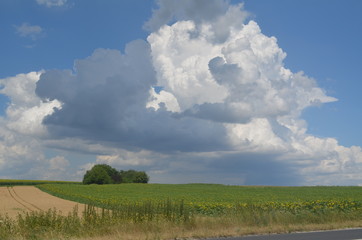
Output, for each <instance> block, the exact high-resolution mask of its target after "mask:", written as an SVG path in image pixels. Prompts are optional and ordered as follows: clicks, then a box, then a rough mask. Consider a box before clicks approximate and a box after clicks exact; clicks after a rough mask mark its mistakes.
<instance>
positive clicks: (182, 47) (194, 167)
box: [0, 0, 362, 186]
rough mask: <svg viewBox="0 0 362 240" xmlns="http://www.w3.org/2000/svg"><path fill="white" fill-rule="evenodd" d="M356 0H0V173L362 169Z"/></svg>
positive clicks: (179, 175) (328, 177) (361, 56)
mask: <svg viewBox="0 0 362 240" xmlns="http://www.w3.org/2000/svg"><path fill="white" fill-rule="evenodd" d="M361 10H362V2H361V1H359V0H347V1H345V0H318V1H315V0H303V1H301V0H295V1H288V0H274V1H269V0H244V1H239V0H230V1H228V0H182V1H177V0H155V1H150V0H137V1H134V0H124V1H118V0H107V1H103V0H92V1H89V0H0V36H1V38H0V43H1V44H0V53H1V54H0V66H1V67H0V122H1V124H0V178H11V179H45V180H46V179H50V180H75V181H81V180H82V177H83V175H84V173H85V171H86V170H88V169H90V168H91V167H92V166H93V165H94V164H100V163H105V164H109V165H111V166H113V167H114V168H117V169H123V170H127V169H136V170H141V171H146V172H147V173H148V175H149V176H150V182H152V183H220V184H230V185H280V186H300V185H362V175H361V174H360V172H361V171H362V149H361V146H362V140H361V138H360V136H362V128H361V127H360V126H359V124H360V123H361V122H362V111H361V110H360V109H359V107H358V106H359V105H360V104H361V102H362V96H361V94H360V93H359V91H360V89H362V79H361V75H360V69H361V68H362V66H361V64H362V47H361V42H362V31H361V30H360V28H359V26H361V24H362V15H361V14H360V11H361Z"/></svg>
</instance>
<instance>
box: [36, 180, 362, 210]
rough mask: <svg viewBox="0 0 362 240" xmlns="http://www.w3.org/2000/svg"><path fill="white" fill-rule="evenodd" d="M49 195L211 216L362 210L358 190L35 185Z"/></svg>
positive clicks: (80, 200)
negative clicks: (169, 205) (181, 207)
mask: <svg viewBox="0 0 362 240" xmlns="http://www.w3.org/2000/svg"><path fill="white" fill-rule="evenodd" d="M39 188H40V189H42V190H43V191H46V192H49V193H51V194H53V195H56V196H59V197H62V198H66V199H69V200H74V201H78V202H82V203H88V204H94V205H96V206H101V207H113V206H117V205H124V204H136V203H140V204H141V203H144V202H146V201H151V202H162V201H166V200H169V201H173V202H177V201H183V202H184V203H185V204H186V205H187V206H190V207H192V208H193V209H194V210H196V212H198V213H205V214H212V213H215V212H217V213H219V212H224V211H225V210H229V209H234V208H235V207H238V208H240V207H241V206H243V207H244V208H247V207H249V208H250V206H253V207H254V208H255V207H259V208H263V209H279V210H280V209H283V210H287V211H297V210H298V211H299V210H309V211H316V210H325V209H339V210H351V209H353V210H355V209H361V208H362V188H361V187H259V186H255V187H252V186H225V185H216V184H177V185H172V184H118V185H66V184H65V185H64V184H63V185H55V184H50V185H49V184H46V185H41V186H39Z"/></svg>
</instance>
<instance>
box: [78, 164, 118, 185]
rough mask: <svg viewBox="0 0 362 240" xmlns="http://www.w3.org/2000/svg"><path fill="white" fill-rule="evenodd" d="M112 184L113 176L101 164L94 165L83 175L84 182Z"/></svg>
mask: <svg viewBox="0 0 362 240" xmlns="http://www.w3.org/2000/svg"><path fill="white" fill-rule="evenodd" d="M92 183H94V184H110V183H112V178H111V177H110V176H109V175H108V173H107V171H106V169H105V168H104V167H102V166H100V165H94V166H93V167H92V169H91V170H89V171H87V172H86V174H85V175H84V177H83V184H92Z"/></svg>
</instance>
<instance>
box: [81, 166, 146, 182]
mask: <svg viewBox="0 0 362 240" xmlns="http://www.w3.org/2000/svg"><path fill="white" fill-rule="evenodd" d="M149 179H150V178H149V176H148V175H147V174H146V172H144V171H136V170H133V169H131V170H128V171H123V170H120V171H118V170H117V169H115V168H113V167H111V166H109V165H107V164H96V165H94V166H93V167H92V169H91V170H88V171H87V172H86V173H85V175H84V177H83V184H118V183H148V181H149Z"/></svg>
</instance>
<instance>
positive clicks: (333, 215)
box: [0, 184, 362, 240]
mask: <svg viewBox="0 0 362 240" xmlns="http://www.w3.org/2000/svg"><path fill="white" fill-rule="evenodd" d="M38 188H40V189H42V190H43V191H46V192H48V193H51V194H53V195H56V196H60V197H62V198H66V199H69V200H74V201H78V202H82V203H86V204H88V205H87V207H86V208H85V209H78V210H77V209H75V210H74V211H73V213H70V214H69V215H68V216H61V215H60V214H57V212H56V210H49V211H48V212H40V213H34V212H33V213H30V214H27V215H22V216H21V215H19V216H18V218H17V219H10V218H7V217H5V216H2V217H1V218H0V239H94V240H96V239H98V240H103V239H104V240H105V239H176V238H179V239H180V238H188V237H189V238H205V237H216V236H241V235H245V234H261V233H276V232H292V231H305V230H317V229H319V230H320V229H335V228H347V227H362V188H360V187H251V186H245V187H244V186H225V185H215V184H180V185H172V184H111V185H95V184H92V185H76V184H61V185H59V184H42V185H39V186H38Z"/></svg>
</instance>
